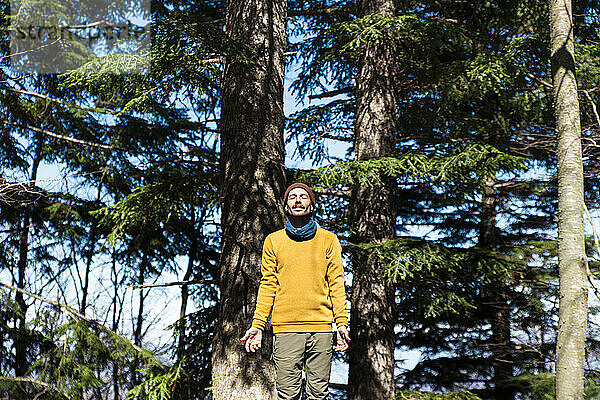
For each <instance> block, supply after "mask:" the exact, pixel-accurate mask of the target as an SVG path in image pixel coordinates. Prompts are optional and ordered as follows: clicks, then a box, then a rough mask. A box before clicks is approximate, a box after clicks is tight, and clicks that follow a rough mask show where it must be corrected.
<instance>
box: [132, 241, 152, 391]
mask: <svg viewBox="0 0 600 400" xmlns="http://www.w3.org/2000/svg"><path fill="white" fill-rule="evenodd" d="M149 267H150V261H149V260H148V255H147V254H146V253H144V254H143V256H142V261H141V262H140V270H139V274H138V281H137V283H138V285H143V284H144V280H145V278H146V271H147V270H149V269H150V268H149ZM138 296H139V297H138V301H139V303H138V312H137V317H136V319H135V329H134V331H133V343H134V344H135V345H136V346H139V347H142V327H143V324H144V300H145V299H146V296H144V289H142V288H140V289H139V292H138ZM140 362H141V360H140V359H139V358H137V357H136V358H135V361H134V364H133V365H134V366H135V367H134V368H133V369H132V371H131V381H132V384H133V385H134V386H135V385H139V384H140V382H141V380H140V374H139V372H138V370H139V366H140Z"/></svg>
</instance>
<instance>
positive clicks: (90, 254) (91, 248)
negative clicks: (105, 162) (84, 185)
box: [79, 179, 102, 315]
mask: <svg viewBox="0 0 600 400" xmlns="http://www.w3.org/2000/svg"><path fill="white" fill-rule="evenodd" d="M101 195H102V179H101V180H100V183H99V184H98V195H97V196H96V203H97V204H100V198H101ZM97 235H98V225H97V224H96V222H95V221H92V226H91V227H90V235H89V240H88V251H87V260H86V263H85V271H84V276H83V287H82V288H81V292H82V293H81V306H80V307H79V312H80V313H81V314H82V315H85V311H86V308H87V297H88V292H89V289H90V272H91V269H92V261H93V260H94V255H95V254H96V236H97Z"/></svg>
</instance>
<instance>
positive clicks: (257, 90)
mask: <svg viewBox="0 0 600 400" xmlns="http://www.w3.org/2000/svg"><path fill="white" fill-rule="evenodd" d="M285 16H286V2H285V1H280V0H278V1H273V2H268V3H267V2H262V1H258V0H251V1H247V0H230V1H228V2H227V22H226V31H227V34H228V36H229V38H230V39H231V40H233V41H236V42H237V43H240V44H241V45H242V46H245V47H246V48H247V49H248V52H249V53H248V58H250V60H249V61H248V62H244V59H240V58H238V57H236V55H235V54H228V56H227V58H226V61H225V68H224V74H223V82H224V85H223V89H222V100H221V120H220V125H219V130H220V133H221V152H220V168H221V186H220V204H221V235H222V236H221V237H222V241H221V260H220V273H219V291H220V300H219V319H218V323H217V325H216V327H215V332H214V339H213V346H212V376H213V380H212V390H213V396H214V398H215V399H216V400H222V399H230V398H248V399H270V398H272V397H273V396H274V391H275V387H274V382H275V374H274V369H273V366H272V365H271V364H270V363H269V357H270V353H271V346H270V345H269V342H270V338H271V336H270V335H269V334H266V335H264V337H263V350H262V351H261V352H260V354H259V355H258V356H257V355H254V354H251V355H247V354H246V353H245V351H244V348H243V346H241V345H240V338H241V337H242V336H243V333H244V331H245V330H246V329H247V328H248V327H249V326H250V324H251V319H252V315H253V311H254V310H253V305H254V304H256V293H257V291H258V285H259V281H260V269H259V266H260V260H261V244H262V242H263V241H264V239H265V237H266V236H267V234H269V233H270V232H273V231H275V230H276V229H278V228H279V227H281V226H282V223H283V205H282V203H281V196H282V194H283V189H284V188H283V185H284V183H285V178H284V144H283V127H284V126H283V123H284V119H283V118H284V115H283V76H284V64H285V60H284V55H283V52H284V49H285V45H286V30H285Z"/></svg>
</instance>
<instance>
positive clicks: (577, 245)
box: [550, 0, 588, 400]
mask: <svg viewBox="0 0 600 400" xmlns="http://www.w3.org/2000/svg"><path fill="white" fill-rule="evenodd" d="M571 10H572V9H571V1H570V0H550V46H551V64H552V83H553V96H554V113H555V118H556V133H557V135H558V149H557V162H558V168H557V173H558V269H559V275H560V288H559V298H560V300H559V312H558V335H557V339H556V398H557V400H567V399H569V400H580V399H583V384H584V358H585V336H586V325H587V311H588V310H587V290H588V289H587V275H586V255H585V247H584V233H583V164H582V155H581V126H580V117H579V101H578V98H577V79H576V77H575V56H574V52H575V50H574V49H575V46H574V34H573V16H572V13H571V12H572V11H571Z"/></svg>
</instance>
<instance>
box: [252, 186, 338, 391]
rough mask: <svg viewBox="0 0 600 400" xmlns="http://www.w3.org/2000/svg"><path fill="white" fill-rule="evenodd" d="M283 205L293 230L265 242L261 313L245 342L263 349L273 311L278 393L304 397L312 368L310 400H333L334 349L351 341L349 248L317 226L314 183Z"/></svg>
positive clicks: (297, 189)
mask: <svg viewBox="0 0 600 400" xmlns="http://www.w3.org/2000/svg"><path fill="white" fill-rule="evenodd" d="M283 202H284V207H285V212H286V215H287V217H288V219H287V221H286V223H285V229H281V230H279V231H277V232H274V233H271V234H270V235H269V236H267V238H266V239H265V243H264V245H263V255H262V266H261V272H262V279H261V281H260V287H259V289H258V298H257V300H256V311H255V313H254V318H253V321H252V327H251V328H250V329H248V330H247V331H246V334H245V335H244V337H243V338H242V339H241V340H242V341H244V342H245V347H246V351H248V352H255V351H257V350H258V349H260V347H261V342H262V332H263V330H264V328H265V325H266V323H267V319H268V317H269V314H270V313H271V309H272V311H273V313H272V316H271V324H272V325H273V332H274V338H273V360H274V361H275V371H276V374H277V382H276V387H277V398H278V399H279V400H288V399H299V398H300V394H301V393H300V391H301V382H302V369H303V367H304V368H305V373H306V394H307V399H308V400H321V399H327V397H328V393H329V375H330V372H331V357H332V348H333V349H334V350H336V351H344V350H346V349H347V348H348V343H349V341H350V337H349V335H348V328H347V326H348V313H347V311H346V291H345V287H344V269H343V266H342V248H341V246H340V243H339V241H338V239H337V236H336V235H335V234H334V233H331V232H329V231H327V230H325V229H323V228H321V227H319V226H318V225H317V223H316V221H315V218H314V215H313V212H314V209H315V203H316V200H315V194H314V192H313V191H312V189H311V188H310V187H308V186H307V185H305V184H303V183H294V184H292V185H290V186H289V187H288V188H287V190H286V191H285V195H284V196H283ZM334 320H335V323H336V326H337V335H336V337H337V340H336V344H335V346H333V332H332V331H331V323H332V321H334Z"/></svg>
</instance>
